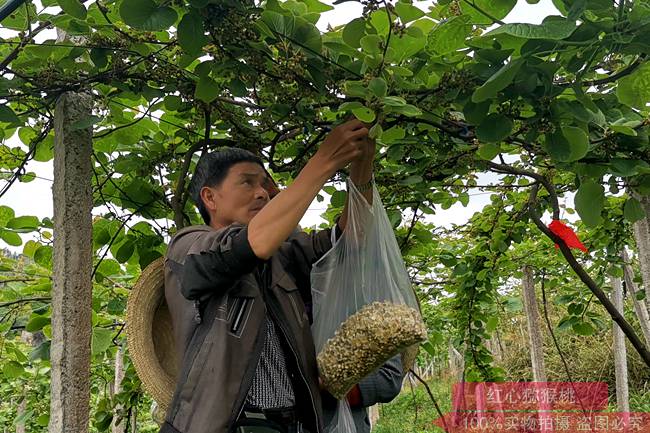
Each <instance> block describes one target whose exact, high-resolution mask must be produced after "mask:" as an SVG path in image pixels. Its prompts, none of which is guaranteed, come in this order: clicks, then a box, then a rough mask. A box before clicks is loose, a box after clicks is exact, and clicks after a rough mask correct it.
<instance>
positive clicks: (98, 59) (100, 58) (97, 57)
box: [90, 48, 110, 69]
mask: <svg viewBox="0 0 650 433" xmlns="http://www.w3.org/2000/svg"><path fill="white" fill-rule="evenodd" d="M109 53H110V50H107V49H105V48H91V49H90V60H92V62H93V63H94V64H95V66H96V67H97V68H99V69H104V68H105V67H106V66H107V65H108V54H109Z"/></svg>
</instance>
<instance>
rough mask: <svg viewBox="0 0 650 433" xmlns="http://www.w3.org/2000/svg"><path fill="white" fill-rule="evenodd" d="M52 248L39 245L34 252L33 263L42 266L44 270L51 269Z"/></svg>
mask: <svg viewBox="0 0 650 433" xmlns="http://www.w3.org/2000/svg"><path fill="white" fill-rule="evenodd" d="M52 251H53V250H52V247H51V246H49V245H41V247H40V248H39V249H37V250H36V252H34V262H36V264H38V265H40V266H43V267H44V268H48V269H49V268H51V267H52Z"/></svg>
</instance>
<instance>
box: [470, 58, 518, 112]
mask: <svg viewBox="0 0 650 433" xmlns="http://www.w3.org/2000/svg"><path fill="white" fill-rule="evenodd" d="M522 64H523V59H517V60H513V61H511V62H510V63H508V64H507V65H505V66H503V67H502V68H501V69H499V70H498V71H497V72H496V73H495V74H494V75H492V76H491V77H490V78H488V80H487V81H486V82H485V83H483V85H482V86H481V87H479V88H478V89H476V90H475V91H474V93H473V94H472V102H474V103H478V102H483V101H486V100H488V99H490V98H493V97H495V96H496V95H497V92H499V91H500V90H503V89H505V88H506V87H508V85H509V84H510V83H512V80H514V78H515V76H516V75H517V72H519V69H520V68H521V66H522Z"/></svg>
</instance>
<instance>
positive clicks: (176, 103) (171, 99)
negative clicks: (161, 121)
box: [165, 95, 183, 111]
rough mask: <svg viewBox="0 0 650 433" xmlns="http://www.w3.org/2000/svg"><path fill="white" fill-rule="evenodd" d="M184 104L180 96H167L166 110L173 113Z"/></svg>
mask: <svg viewBox="0 0 650 433" xmlns="http://www.w3.org/2000/svg"><path fill="white" fill-rule="evenodd" d="M182 104H183V99H181V97H180V96H177V95H168V96H165V108H167V109H168V110H171V111H177V110H178V109H179V108H181V105H182Z"/></svg>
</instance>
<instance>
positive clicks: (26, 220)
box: [7, 216, 39, 230]
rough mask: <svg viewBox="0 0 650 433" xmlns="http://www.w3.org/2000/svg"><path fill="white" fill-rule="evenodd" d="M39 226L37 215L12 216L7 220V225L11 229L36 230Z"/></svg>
mask: <svg viewBox="0 0 650 433" xmlns="http://www.w3.org/2000/svg"><path fill="white" fill-rule="evenodd" d="M38 226H39V221H38V218H37V217H35V216H21V217H17V218H12V219H10V220H9V221H7V227H8V228H10V229H16V230H18V229H31V230H36V229H37V228H38Z"/></svg>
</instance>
